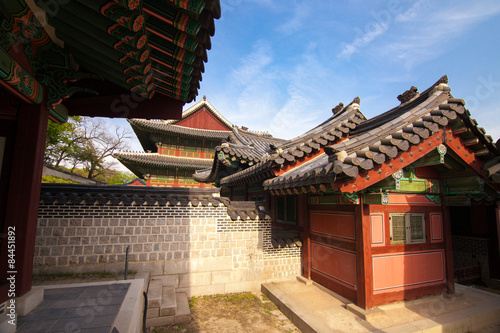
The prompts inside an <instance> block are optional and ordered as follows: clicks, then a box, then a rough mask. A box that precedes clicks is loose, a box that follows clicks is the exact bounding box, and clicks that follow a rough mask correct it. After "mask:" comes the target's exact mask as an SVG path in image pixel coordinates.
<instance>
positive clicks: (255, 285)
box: [225, 281, 261, 294]
mask: <svg viewBox="0 0 500 333" xmlns="http://www.w3.org/2000/svg"><path fill="white" fill-rule="evenodd" d="M260 288H261V281H244V282H233V283H226V285H225V291H226V293H228V294H229V293H241V292H247V291H252V292H258V291H260Z"/></svg>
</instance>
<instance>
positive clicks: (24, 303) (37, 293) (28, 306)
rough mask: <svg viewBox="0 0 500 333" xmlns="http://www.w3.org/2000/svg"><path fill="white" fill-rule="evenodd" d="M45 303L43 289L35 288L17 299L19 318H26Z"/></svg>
mask: <svg viewBox="0 0 500 333" xmlns="http://www.w3.org/2000/svg"><path fill="white" fill-rule="evenodd" d="M42 302H43V287H33V288H32V289H31V290H30V291H29V292H27V293H26V294H24V295H23V296H21V297H17V298H16V312H17V315H18V316H26V315H27V314H28V313H30V312H31V310H33V309H34V308H36V307H37V306H38V305H40V304H41V303H42Z"/></svg>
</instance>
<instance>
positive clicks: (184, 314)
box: [175, 293, 192, 324]
mask: <svg viewBox="0 0 500 333" xmlns="http://www.w3.org/2000/svg"><path fill="white" fill-rule="evenodd" d="M175 296H176V300H177V309H176V313H175V323H176V324H181V323H187V322H189V321H191V319H192V316H191V309H190V308H189V302H188V299H187V295H186V293H177V294H176V295H175Z"/></svg>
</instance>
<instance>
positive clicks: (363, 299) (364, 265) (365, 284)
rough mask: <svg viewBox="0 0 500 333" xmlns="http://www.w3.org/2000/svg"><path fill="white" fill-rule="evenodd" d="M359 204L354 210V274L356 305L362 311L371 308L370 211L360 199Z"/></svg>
mask: <svg viewBox="0 0 500 333" xmlns="http://www.w3.org/2000/svg"><path fill="white" fill-rule="evenodd" d="M359 200H360V204H359V205H357V206H356V208H355V216H356V258H357V263H356V270H357V272H356V274H357V281H356V282H357V289H358V291H357V302H356V303H357V305H358V306H359V307H361V308H363V309H370V308H372V307H373V300H372V289H373V287H372V286H373V269H372V263H371V261H372V247H371V233H370V228H371V226H370V209H369V206H368V205H364V204H363V198H362V197H360V199H359Z"/></svg>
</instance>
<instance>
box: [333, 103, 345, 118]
mask: <svg viewBox="0 0 500 333" xmlns="http://www.w3.org/2000/svg"><path fill="white" fill-rule="evenodd" d="M343 109H344V103H342V102H340V103H339V105H337V106H336V107H334V108H333V109H332V112H333V114H334V115H335V114H337V113H339V112H340V111H342V110H343Z"/></svg>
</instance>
